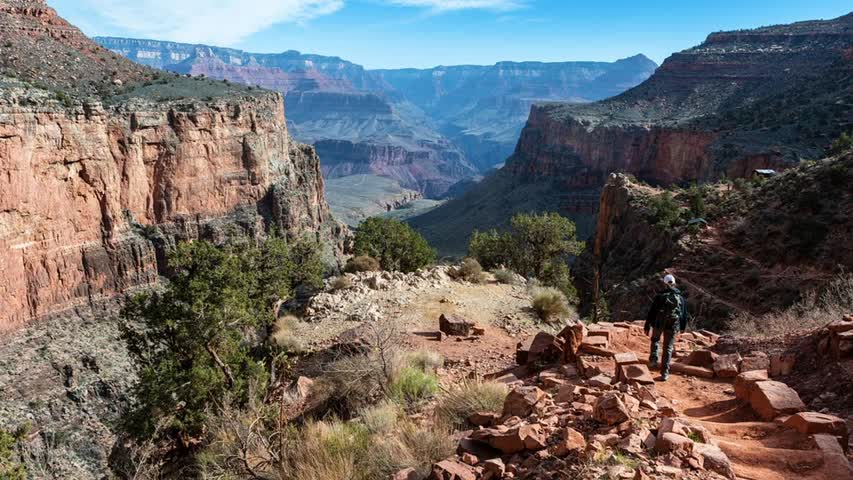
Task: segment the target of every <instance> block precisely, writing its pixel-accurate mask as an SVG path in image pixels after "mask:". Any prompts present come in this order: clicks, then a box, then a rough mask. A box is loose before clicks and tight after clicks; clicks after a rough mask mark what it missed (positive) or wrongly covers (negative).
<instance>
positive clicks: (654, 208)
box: [649, 191, 681, 229]
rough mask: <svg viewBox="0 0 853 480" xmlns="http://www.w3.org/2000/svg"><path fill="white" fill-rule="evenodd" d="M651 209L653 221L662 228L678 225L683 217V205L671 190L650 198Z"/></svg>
mask: <svg viewBox="0 0 853 480" xmlns="http://www.w3.org/2000/svg"><path fill="white" fill-rule="evenodd" d="M649 210H650V215H651V218H652V221H653V222H654V223H655V224H656V225H658V226H659V227H661V228H664V229H670V228H673V227H675V226H676V225H678V221H679V219H680V218H681V207H679V206H678V203H677V202H676V201H675V199H674V198H673V196H672V193H670V192H669V191H666V192H663V193H662V194H661V195H657V196H654V197H651V198H650V199H649Z"/></svg>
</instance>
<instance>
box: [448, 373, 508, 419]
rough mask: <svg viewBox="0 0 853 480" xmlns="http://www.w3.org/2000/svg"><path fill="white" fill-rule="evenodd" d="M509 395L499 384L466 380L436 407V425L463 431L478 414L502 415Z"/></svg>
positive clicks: (451, 390)
mask: <svg viewBox="0 0 853 480" xmlns="http://www.w3.org/2000/svg"><path fill="white" fill-rule="evenodd" d="M507 393H508V390H507V387H506V385H504V384H503V383H498V382H482V381H474V380H466V381H464V382H462V383H460V384H459V385H456V386H455V387H453V388H452V389H450V390H449V391H447V392H446V393H445V394H444V395H442V397H441V398H440V399H439V400H438V405H436V407H435V415H436V423H437V424H439V425H446V426H447V427H449V428H456V429H461V428H464V427H465V426H466V425H467V424H468V417H470V416H471V415H472V414H474V413H477V412H484V413H485V412H494V413H500V411H501V410H502V409H503V405H504V400H506V395H507Z"/></svg>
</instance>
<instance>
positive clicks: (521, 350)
mask: <svg viewBox="0 0 853 480" xmlns="http://www.w3.org/2000/svg"><path fill="white" fill-rule="evenodd" d="M562 353H563V347H562V346H561V345H559V344H558V343H557V339H556V337H554V336H553V335H551V334H550V333H548V332H539V333H537V334H536V335H535V336H533V337H532V338H529V339H527V340H526V341H524V342H519V343H518V345H517V346H516V351H515V361H516V363H518V364H519V365H524V364H527V363H534V362H552V361H555V360H558V359H560V358H561V357H562Z"/></svg>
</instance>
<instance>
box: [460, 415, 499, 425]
mask: <svg viewBox="0 0 853 480" xmlns="http://www.w3.org/2000/svg"><path fill="white" fill-rule="evenodd" d="M498 418H500V415H498V414H496V413H492V412H476V413H472V414H471V416H469V417H468V423H470V424H471V425H474V426H477V427H490V426H492V425H494V424H495V423H497V420H498Z"/></svg>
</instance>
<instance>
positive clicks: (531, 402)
mask: <svg viewBox="0 0 853 480" xmlns="http://www.w3.org/2000/svg"><path fill="white" fill-rule="evenodd" d="M544 398H545V392H543V391H542V390H540V389H539V388H537V387H517V388H514V389H513V390H511V391H510V392H509V394H508V395H507V396H506V400H504V408H503V416H505V417H506V416H509V415H515V416H518V417H522V418H524V417H527V416H528V415H530V414H531V413H533V409H534V407H535V406H536V405H537V404H538V403H539V402H541V401H542V400H543V399H544Z"/></svg>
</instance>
